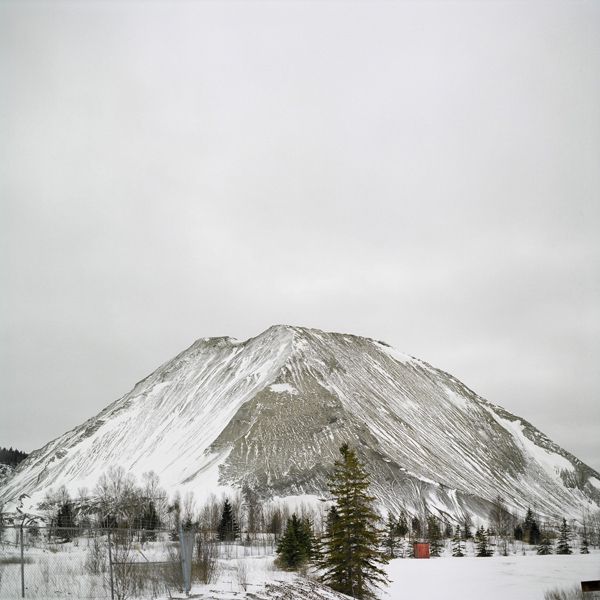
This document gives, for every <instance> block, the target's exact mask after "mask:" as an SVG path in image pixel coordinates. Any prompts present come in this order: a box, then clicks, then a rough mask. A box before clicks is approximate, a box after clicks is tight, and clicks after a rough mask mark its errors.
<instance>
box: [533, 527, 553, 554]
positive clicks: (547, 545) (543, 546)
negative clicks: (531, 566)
mask: <svg viewBox="0 0 600 600" xmlns="http://www.w3.org/2000/svg"><path fill="white" fill-rule="evenodd" d="M537 553H538V554H540V555H542V556H545V555H547V554H552V542H551V541H550V538H549V537H548V532H547V531H544V532H543V533H542V535H541V538H540V543H539V544H538V547H537Z"/></svg>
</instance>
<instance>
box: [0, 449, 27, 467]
mask: <svg viewBox="0 0 600 600" xmlns="http://www.w3.org/2000/svg"><path fill="white" fill-rule="evenodd" d="M28 456H29V454H27V453H26V452H21V451H20V450H17V449H16V448H15V449H13V448H12V447H11V448H4V447H0V465H8V466H9V467H16V466H17V465H18V464H19V463H20V462H22V461H24V460H25V459H26V458H27V457H28Z"/></svg>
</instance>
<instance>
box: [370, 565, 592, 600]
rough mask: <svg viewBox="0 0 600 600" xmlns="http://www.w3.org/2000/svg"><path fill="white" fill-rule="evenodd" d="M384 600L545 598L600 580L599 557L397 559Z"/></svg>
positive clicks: (382, 594) (535, 599)
mask: <svg viewBox="0 0 600 600" xmlns="http://www.w3.org/2000/svg"><path fill="white" fill-rule="evenodd" d="M387 571H388V574H389V577H390V579H392V580H393V581H392V583H391V584H390V586H389V587H388V588H387V590H386V592H387V593H385V592H384V593H381V594H380V597H381V598H391V599H393V600H395V599H396V598H398V599H401V598H419V600H440V598H444V600H482V599H485V600H543V599H544V592H545V591H547V590H549V589H552V588H556V587H569V588H570V587H572V586H574V585H579V584H580V582H581V581H586V580H590V579H600V554H588V555H580V554H574V555H570V556H556V555H552V556H507V557H504V556H493V557H490V558H467V557H465V558H435V559H430V560H410V559H396V560H393V561H391V562H390V564H389V565H388V567H387Z"/></svg>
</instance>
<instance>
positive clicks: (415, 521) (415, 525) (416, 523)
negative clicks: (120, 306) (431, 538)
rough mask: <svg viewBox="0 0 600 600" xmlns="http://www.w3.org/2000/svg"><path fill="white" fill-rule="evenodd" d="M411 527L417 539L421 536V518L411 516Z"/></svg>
mask: <svg viewBox="0 0 600 600" xmlns="http://www.w3.org/2000/svg"><path fill="white" fill-rule="evenodd" d="M411 529H412V534H413V537H414V538H415V539H419V538H420V537H421V520H420V519H419V517H417V516H416V515H415V516H414V517H413V518H412V521H411Z"/></svg>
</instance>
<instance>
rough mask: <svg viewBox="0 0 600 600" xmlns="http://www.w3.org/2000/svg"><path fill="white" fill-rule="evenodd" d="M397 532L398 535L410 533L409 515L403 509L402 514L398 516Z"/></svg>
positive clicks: (402, 535)
mask: <svg viewBox="0 0 600 600" xmlns="http://www.w3.org/2000/svg"><path fill="white" fill-rule="evenodd" d="M396 533H397V534H398V537H404V536H405V535H406V534H407V533H408V525H407V517H406V513H405V512H404V511H401V512H400V516H399V517H398V522H397V523H396Z"/></svg>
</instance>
